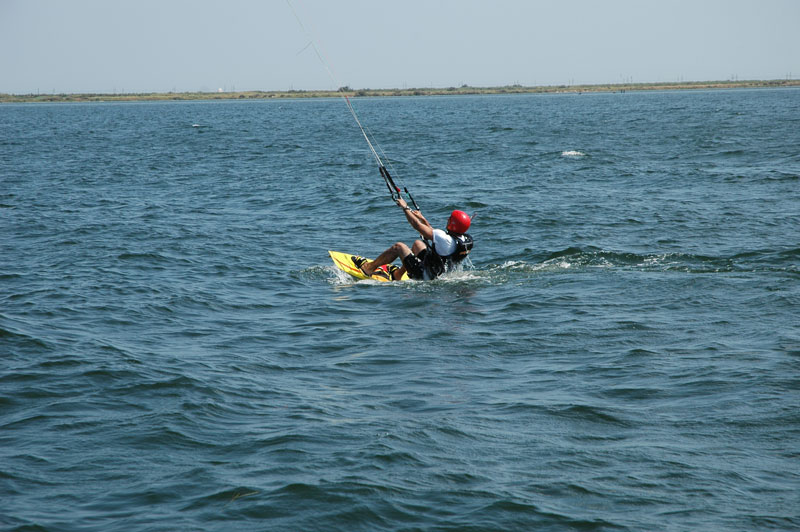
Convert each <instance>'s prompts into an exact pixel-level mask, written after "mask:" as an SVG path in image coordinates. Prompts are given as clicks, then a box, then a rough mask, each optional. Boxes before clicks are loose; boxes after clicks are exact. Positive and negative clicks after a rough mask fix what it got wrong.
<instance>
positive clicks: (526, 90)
mask: <svg viewBox="0 0 800 532" xmlns="http://www.w3.org/2000/svg"><path fill="white" fill-rule="evenodd" d="M780 87H800V80H794V79H791V80H747V81H688V82H673V83H618V84H602V85H543V86H534V87H526V86H522V85H506V86H503V87H471V86H469V85H462V86H461V87H447V88H412V89H351V88H350V87H342V88H340V89H339V90H338V91H333V90H328V91H325V90H308V91H306V90H289V91H239V92H147V93H113V94H108V93H106V94H102V93H78V94H58V93H56V94H3V93H0V103H31V102H142V101H190V100H269V99H294V98H335V97H339V96H347V97H350V98H353V97H357V98H362V97H381V96H383V97H386V96H454V95H483V94H558V93H576V94H579V93H584V92H588V93H598V92H600V93H603V92H606V93H607V92H635V91H664V90H711V89H752V88H780Z"/></svg>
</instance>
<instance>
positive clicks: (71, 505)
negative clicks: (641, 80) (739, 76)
mask: <svg viewBox="0 0 800 532" xmlns="http://www.w3.org/2000/svg"><path fill="white" fill-rule="evenodd" d="M355 105H356V108H357V110H358V112H359V114H360V116H361V118H362V120H363V121H364V122H365V123H366V124H368V125H370V126H371V127H372V129H373V132H374V133H375V135H376V137H377V138H378V140H379V141H380V143H381V145H382V146H383V148H384V149H385V150H386V151H387V152H388V154H389V155H390V156H391V158H392V159H393V165H394V168H395V170H396V172H397V173H398V175H399V176H400V177H401V180H402V181H403V182H405V184H406V185H407V186H408V187H409V189H410V190H411V191H412V193H414V195H415V198H416V199H417V201H418V202H419V203H420V205H421V206H422V208H423V211H424V212H425V214H426V215H427V217H428V218H429V219H430V220H432V221H433V222H434V223H435V225H440V224H441V223H443V221H444V220H445V218H446V215H447V213H448V212H449V210H451V209H453V208H456V207H460V208H464V209H465V210H468V211H470V212H473V211H475V212H477V218H476V219H475V222H474V226H473V230H472V231H471V233H472V234H473V236H474V237H475V239H476V242H477V243H476V247H475V250H474V252H473V255H472V268H471V269H468V270H466V271H463V272H459V273H455V274H452V275H449V276H448V277H447V278H445V279H441V280H437V281H434V282H410V283H396V284H391V285H388V284H376V283H371V282H358V283H356V282H353V281H351V280H350V279H347V278H345V277H344V276H343V275H340V274H337V272H335V271H334V270H333V269H332V267H331V264H330V261H329V259H328V256H327V250H328V249H338V250H341V251H351V252H358V253H361V254H365V255H371V256H374V255H376V254H378V253H379V252H380V251H382V250H383V249H384V248H385V247H387V246H388V245H390V244H391V243H393V242H395V241H397V240H403V241H406V242H408V243H410V242H411V241H412V240H413V239H414V237H415V235H414V234H413V231H412V230H411V229H410V228H409V227H408V226H407V225H406V224H405V221H404V217H403V215H402V212H401V211H400V210H399V209H397V208H396V207H395V206H394V205H393V204H392V203H391V201H390V199H389V197H388V193H387V191H386V188H385V186H384V184H383V183H382V181H381V179H380V177H379V175H378V173H377V170H376V168H375V165H374V162H373V160H372V159H371V157H370V154H369V151H368V149H367V147H366V144H365V143H364V142H363V138H361V137H360V132H359V131H358V130H357V128H356V127H355V125H354V123H353V121H352V118H351V117H350V116H349V114H348V112H347V110H346V107H345V106H344V104H343V102H342V101H340V100H315V101H291V102H289V101H281V102H279V101H267V102H216V103H212V102H198V103H177V102H176V103H144V104H80V105H78V104H76V105H68V104H61V105H46V104H37V105H5V106H2V107H0V207H1V208H0V528H3V529H9V530H51V531H63V530H81V531H85V530H97V531H101V530H102V531H108V530H125V531H145V530H146V531H153V530H204V531H205V530H208V531H227V530H324V531H331V530H342V531H356V530H364V531H376V530H392V531H395V530H397V531H400V530H440V531H445V530H448V531H449V530H469V531H478V530H558V531H561V530H676V531H678V530H681V531H683V530H767V529H773V530H788V529H798V528H800V469H799V468H798V463H800V462H799V460H798V459H799V458H800V452H798V449H800V379H798V375H799V372H800V325H799V323H800V320H798V309H800V238H798V235H800V231H799V229H800V91H798V90H757V91H720V92H670V93H646V94H645V93H642V94H638V93H626V94H606V95H592V94H584V95H538V96H505V97H503V96H497V97H454V98H413V99H368V100H357V101H355Z"/></svg>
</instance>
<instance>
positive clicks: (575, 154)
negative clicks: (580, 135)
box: [561, 150, 586, 157]
mask: <svg viewBox="0 0 800 532" xmlns="http://www.w3.org/2000/svg"><path fill="white" fill-rule="evenodd" d="M561 156H562V157H586V154H585V153H583V152H582V151H577V150H566V151H562V152H561Z"/></svg>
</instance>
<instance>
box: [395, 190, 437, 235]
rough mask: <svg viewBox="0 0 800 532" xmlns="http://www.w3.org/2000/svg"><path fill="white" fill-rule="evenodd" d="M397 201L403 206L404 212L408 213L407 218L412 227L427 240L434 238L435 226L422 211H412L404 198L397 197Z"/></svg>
mask: <svg viewBox="0 0 800 532" xmlns="http://www.w3.org/2000/svg"><path fill="white" fill-rule="evenodd" d="M395 202H396V203H397V204H398V205H400V207H402V208H403V212H404V213H405V215H406V220H408V223H409V224H411V227H413V228H414V229H415V230H417V231H418V232H419V234H420V235H421V236H422V238H424V239H426V240H431V239H433V227H432V226H431V224H430V223H429V222H428V220H426V219H425V217H424V216H422V213H421V212H419V211H412V210H411V208H410V207H409V206H408V204H407V203H406V202H405V200H404V199H403V198H397V200H395Z"/></svg>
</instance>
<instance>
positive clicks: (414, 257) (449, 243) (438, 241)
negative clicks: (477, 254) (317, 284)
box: [353, 198, 473, 280]
mask: <svg viewBox="0 0 800 532" xmlns="http://www.w3.org/2000/svg"><path fill="white" fill-rule="evenodd" d="M395 203H397V205H399V206H400V207H401V208H402V209H403V212H404V213H405V215H406V220H408V223H409V224H411V227H413V228H414V229H415V230H416V231H418V232H419V234H420V236H422V238H423V239H424V240H425V241H423V240H417V241H415V242H414V244H413V245H412V246H411V248H409V247H408V246H407V245H406V244H405V243H403V242H397V243H396V244H394V245H393V246H392V247H390V248H389V249H387V250H386V251H384V252H383V253H381V254H380V255H378V256H377V258H375V260H373V261H369V260H367V259H365V258H364V257H353V263H354V264H355V265H356V267H357V268H360V269H361V271H362V272H363V273H364V275H366V276H367V277H369V276H370V275H372V272H374V271H375V270H376V269H377V268H378V267H379V266H382V265H384V264H391V263H392V262H393V261H394V260H395V259H396V258H398V257H400V259H402V261H403V267H402V268H398V267H396V266H395V267H394V268H390V270H389V271H390V273H391V274H392V278H393V279H394V280H399V279H400V278H401V277H402V276H403V274H404V273H405V272H408V276H409V277H410V278H412V279H417V280H422V279H426V280H428V279H435V278H436V277H438V276H440V275H441V274H443V273H444V272H446V271H447V270H449V269H451V268H452V267H453V266H455V265H456V264H458V263H459V262H461V261H462V260H464V258H465V257H466V256H467V255H468V254H469V252H470V250H472V244H473V240H472V237H471V236H469V234H467V230H468V229H469V226H470V223H471V222H472V219H471V218H470V216H469V215H468V214H467V213H465V212H464V211H458V210H456V211H453V212H452V214H450V219H449V220H448V221H447V228H446V230H444V231H443V230H441V229H434V228H433V226H432V225H431V224H430V223H429V222H428V220H426V219H425V217H424V216H422V213H421V212H420V211H419V210H416V211H415V210H412V209H411V208H410V207H409V206H408V204H407V203H406V202H405V200H404V199H403V198H396V199H395Z"/></svg>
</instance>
